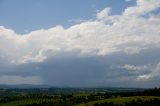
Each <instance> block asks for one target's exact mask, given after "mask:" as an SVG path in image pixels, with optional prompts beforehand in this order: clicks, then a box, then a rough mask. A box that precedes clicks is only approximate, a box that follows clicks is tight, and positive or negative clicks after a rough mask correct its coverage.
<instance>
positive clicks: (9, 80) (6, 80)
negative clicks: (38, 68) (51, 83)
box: [0, 75, 43, 84]
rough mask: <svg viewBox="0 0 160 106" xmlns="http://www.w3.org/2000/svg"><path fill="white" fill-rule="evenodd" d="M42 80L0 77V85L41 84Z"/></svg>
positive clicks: (32, 77)
mask: <svg viewBox="0 0 160 106" xmlns="http://www.w3.org/2000/svg"><path fill="white" fill-rule="evenodd" d="M42 83H43V80H42V79H41V78H40V77H38V76H28V77H22V76H16V75H15V76H13V75H3V76H0V84H42Z"/></svg>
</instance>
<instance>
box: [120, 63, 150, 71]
mask: <svg viewBox="0 0 160 106" xmlns="http://www.w3.org/2000/svg"><path fill="white" fill-rule="evenodd" d="M118 67H119V68H122V69H126V70H129V71H145V70H148V68H149V67H148V66H147V65H142V66H136V65H130V64H125V65H124V66H118Z"/></svg>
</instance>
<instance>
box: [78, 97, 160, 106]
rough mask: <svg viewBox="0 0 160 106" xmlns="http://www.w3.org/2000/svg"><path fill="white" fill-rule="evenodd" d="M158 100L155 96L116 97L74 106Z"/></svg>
mask: <svg viewBox="0 0 160 106" xmlns="http://www.w3.org/2000/svg"><path fill="white" fill-rule="evenodd" d="M155 98H157V99H160V97H157V96H133V97H117V98H109V99H103V100H97V101H91V102H88V103H86V104H84V103H82V104H78V105H76V106H86V105H87V106H93V105H94V104H95V103H104V102H113V103H115V104H124V103H127V102H130V101H132V100H138V99H141V100H142V101H148V100H153V99H155Z"/></svg>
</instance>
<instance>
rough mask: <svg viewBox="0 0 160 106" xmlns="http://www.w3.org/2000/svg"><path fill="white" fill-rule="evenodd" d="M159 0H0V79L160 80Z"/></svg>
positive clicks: (142, 83) (125, 83) (80, 83)
mask: <svg viewBox="0 0 160 106" xmlns="http://www.w3.org/2000/svg"><path fill="white" fill-rule="evenodd" d="M159 29H160V0H66V1H64V0H63V1H62V0H26V1H24V0H0V84H12V85H14V84H35V85H37V84H38V85H39V84H46V85H52V86H60V87H64V86H66V87H98V86H105V87H160V82H159V80H160V77H159V76H160V46H159V45H160V30H159Z"/></svg>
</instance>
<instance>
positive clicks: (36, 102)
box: [0, 88, 160, 106]
mask: <svg viewBox="0 0 160 106" xmlns="http://www.w3.org/2000/svg"><path fill="white" fill-rule="evenodd" d="M110 89H111V88H110ZM153 105H154V106H160V89H158V88H155V89H147V90H144V89H143V90H142V89H141V90H139V89H134V90H127V89H125V90H123V91H120V90H119V89H117V90H115V89H114V90H113V89H112V90H108V89H107V88H85V89H84V88H83V89H80V88H79V89H78V88H45V89H41V88H37V89H0V106H153Z"/></svg>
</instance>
